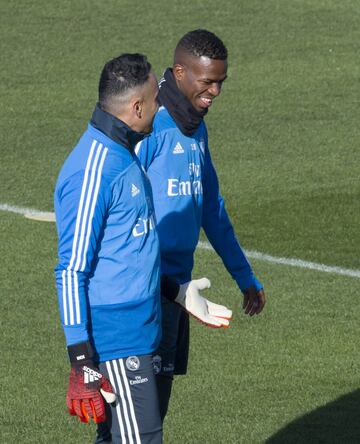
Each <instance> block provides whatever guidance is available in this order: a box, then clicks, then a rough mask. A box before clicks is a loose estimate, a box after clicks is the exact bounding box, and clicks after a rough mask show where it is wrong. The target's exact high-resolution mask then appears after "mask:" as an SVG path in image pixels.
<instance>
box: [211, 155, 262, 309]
mask: <svg viewBox="0 0 360 444" xmlns="http://www.w3.org/2000/svg"><path fill="white" fill-rule="evenodd" d="M203 190H204V202H203V215H202V226H203V228H204V231H205V233H206V236H207V237H208V239H209V241H210V243H211V245H212V246H213V247H214V249H215V251H216V252H217V254H218V255H219V256H220V257H221V259H222V261H223V263H224V265H225V267H226V269H227V270H228V272H229V273H230V274H231V276H232V277H233V279H235V281H236V282H237V284H238V286H239V288H240V290H241V291H242V292H243V294H244V304H243V308H244V310H245V313H246V314H250V315H251V316H252V315H254V314H258V313H260V312H261V311H262V309H263V307H264V304H265V293H264V291H263V287H262V285H261V284H260V282H259V281H258V280H257V279H256V277H255V275H254V273H253V271H252V268H251V266H250V263H249V261H248V260H247V258H246V256H245V254H244V252H243V250H242V248H241V246H240V244H239V242H238V240H237V238H236V236H235V232H234V229H233V226H232V224H231V222H230V219H229V216H228V214H227V212H226V209H225V203H224V199H223V198H222V196H221V195H220V192H219V182H218V178H217V174H216V171H215V168H214V166H213V164H212V161H211V157H210V153H209V150H208V149H206V151H205V167H204V176H203Z"/></svg>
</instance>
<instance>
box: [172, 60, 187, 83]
mask: <svg viewBox="0 0 360 444" xmlns="http://www.w3.org/2000/svg"><path fill="white" fill-rule="evenodd" d="M184 73H185V68H184V66H183V65H180V64H179V63H175V65H174V66H173V74H174V77H175V79H176V80H182V79H183V77H184Z"/></svg>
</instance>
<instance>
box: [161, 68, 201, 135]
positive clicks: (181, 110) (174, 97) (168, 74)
mask: <svg viewBox="0 0 360 444" xmlns="http://www.w3.org/2000/svg"><path fill="white" fill-rule="evenodd" d="M158 99H159V103H160V105H162V106H164V107H165V108H166V109H167V110H168V111H169V114H170V116H171V117H172V118H173V119H174V120H175V123H176V125H177V126H178V127H179V129H180V131H181V132H182V133H183V134H185V136H191V135H192V134H194V132H195V131H196V130H197V129H198V127H199V125H200V124H201V122H202V121H203V118H204V116H205V114H206V113H207V111H208V110H207V109H205V110H204V111H203V112H199V111H196V109H195V108H194V107H193V106H192V104H191V103H190V102H189V100H188V99H187V98H186V97H185V95H184V94H183V93H182V92H181V91H180V90H179V88H178V86H177V84H176V81H175V78H174V75H173V72H172V69H171V68H168V69H167V70H166V71H165V72H164V76H163V78H162V79H161V80H160V90H159V95H158Z"/></svg>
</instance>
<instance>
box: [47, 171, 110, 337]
mask: <svg viewBox="0 0 360 444" xmlns="http://www.w3.org/2000/svg"><path fill="white" fill-rule="evenodd" d="M110 196H111V191H110V185H109V184H108V183H106V181H105V179H104V178H102V177H101V174H100V173H99V171H95V172H94V174H91V171H90V173H89V175H88V176H87V175H86V173H84V172H79V173H76V174H75V175H73V176H72V177H70V178H69V179H67V180H66V181H65V182H64V183H63V184H61V185H60V186H58V187H57V188H56V192H55V212H56V224H57V230H58V235H59V243H58V254H59V263H58V265H57V267H56V268H55V274H56V285H57V290H58V301H59V308H60V318H61V322H62V326H63V329H64V333H65V338H66V344H67V345H68V346H69V345H73V344H77V343H79V342H84V341H87V340H89V332H88V331H89V330H88V329H89V325H88V310H89V300H88V283H89V276H90V274H91V272H92V270H93V266H94V261H96V255H97V252H98V248H99V243H100V239H101V238H102V234H103V231H104V225H105V220H106V215H107V210H108V207H109V205H110V200H111V198H110Z"/></svg>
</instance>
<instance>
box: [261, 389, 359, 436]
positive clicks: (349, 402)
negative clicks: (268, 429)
mask: <svg viewBox="0 0 360 444" xmlns="http://www.w3.org/2000/svg"><path fill="white" fill-rule="evenodd" d="M265 442H266V444H315V443H316V444H355V443H356V444H359V443H360V390H356V391H355V392H352V393H349V394H347V395H345V396H342V397H341V398H339V399H337V400H336V401H333V402H331V403H329V404H326V405H324V406H322V407H319V408H318V409H316V410H314V411H313V412H310V413H308V414H307V415H305V416H302V417H301V418H298V419H296V420H295V421H293V422H291V423H290V424H288V425H287V426H286V427H284V428H283V429H282V430H280V431H279V432H277V433H276V434H275V435H273V436H272V437H271V438H269V439H268V440H266V441H265Z"/></svg>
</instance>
